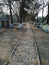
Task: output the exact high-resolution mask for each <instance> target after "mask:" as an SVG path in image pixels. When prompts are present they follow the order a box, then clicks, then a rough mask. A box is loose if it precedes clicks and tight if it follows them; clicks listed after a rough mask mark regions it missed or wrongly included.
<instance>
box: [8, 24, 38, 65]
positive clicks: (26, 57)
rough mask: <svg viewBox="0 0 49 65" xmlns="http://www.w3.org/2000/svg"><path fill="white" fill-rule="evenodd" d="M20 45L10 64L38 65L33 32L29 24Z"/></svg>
mask: <svg viewBox="0 0 49 65" xmlns="http://www.w3.org/2000/svg"><path fill="white" fill-rule="evenodd" d="M26 25H27V31H26V32H25V35H24V36H23V38H22V40H21V42H20V43H19V46H18V47H17V49H16V51H15V53H14V54H13V56H12V57H11V59H10V63H9V65H38V59H37V51H36V48H35V47H34V38H33V33H32V31H31V29H30V26H29V24H26Z"/></svg>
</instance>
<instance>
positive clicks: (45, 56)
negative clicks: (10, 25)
mask: <svg viewBox="0 0 49 65" xmlns="http://www.w3.org/2000/svg"><path fill="white" fill-rule="evenodd" d="M31 27H32V29H31V28H30V24H28V23H27V24H26V25H25V27H24V29H23V30H16V29H7V30H6V31H4V33H2V34H1V35H0V65H4V63H6V62H7V61H8V62H9V63H8V65H39V61H38V60H39V59H38V53H37V49H36V46H35V44H36V42H35V40H34V34H35V37H36V41H37V44H38V47H39V51H40V57H41V60H42V64H43V65H49V34H46V33H44V32H43V31H40V30H39V29H38V28H37V27H35V26H34V25H31ZM17 44H18V46H17V47H16V49H15V51H14V53H13V54H12V56H11V57H10V59H9V60H8V57H9V56H10V54H11V52H12V50H13V49H14V47H15V45H17Z"/></svg>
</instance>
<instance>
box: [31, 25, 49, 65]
mask: <svg viewBox="0 0 49 65" xmlns="http://www.w3.org/2000/svg"><path fill="white" fill-rule="evenodd" d="M32 29H33V32H34V34H35V37H36V41H37V44H38V47H39V52H40V57H41V61H42V65H49V34H48V33H45V32H44V31H42V30H40V29H38V28H37V27H35V26H34V25H32Z"/></svg>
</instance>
